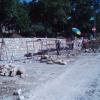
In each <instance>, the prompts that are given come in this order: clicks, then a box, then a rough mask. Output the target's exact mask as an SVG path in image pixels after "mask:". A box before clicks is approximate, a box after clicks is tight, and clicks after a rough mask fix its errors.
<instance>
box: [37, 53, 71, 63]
mask: <svg viewBox="0 0 100 100" xmlns="http://www.w3.org/2000/svg"><path fill="white" fill-rule="evenodd" d="M39 61H40V63H47V64H59V65H66V64H68V62H69V61H70V60H69V59H67V60H66V59H60V58H57V59H55V58H53V57H51V56H49V55H42V56H41V57H40V59H39Z"/></svg>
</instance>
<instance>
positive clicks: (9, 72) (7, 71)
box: [0, 64, 26, 78]
mask: <svg viewBox="0 0 100 100" xmlns="http://www.w3.org/2000/svg"><path fill="white" fill-rule="evenodd" d="M0 75H1V76H11V77H14V76H16V75H19V76H20V77H21V78H24V77H25V76H26V70H25V68H23V67H18V66H17V67H16V66H14V65H11V64H6V65H0Z"/></svg>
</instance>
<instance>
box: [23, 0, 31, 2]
mask: <svg viewBox="0 0 100 100" xmlns="http://www.w3.org/2000/svg"><path fill="white" fill-rule="evenodd" d="M21 1H27V2H30V1H32V0H21Z"/></svg>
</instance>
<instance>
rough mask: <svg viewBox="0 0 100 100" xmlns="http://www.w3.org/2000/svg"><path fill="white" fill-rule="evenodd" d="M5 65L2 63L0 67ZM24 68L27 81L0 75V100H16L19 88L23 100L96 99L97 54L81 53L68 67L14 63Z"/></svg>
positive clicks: (99, 82)
mask: <svg viewBox="0 0 100 100" xmlns="http://www.w3.org/2000/svg"><path fill="white" fill-rule="evenodd" d="M2 63H3V64H4V63H6V62H3V61H1V62H0V64H2ZM13 64H14V65H17V66H22V67H25V69H26V70H27V74H28V76H27V77H26V78H23V79H22V78H20V77H19V76H16V77H5V76H0V100H16V96H14V95H13V93H14V92H15V91H16V90H18V89H22V95H23V96H24V97H25V100H99V99H100V54H99V53H96V54H91V53H90V54H83V53H82V54H81V55H79V56H77V57H75V58H74V61H73V62H70V63H68V64H67V65H57V64H53V65H48V64H45V63H39V62H36V61H33V60H26V61H25V62H23V61H18V62H13Z"/></svg>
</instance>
